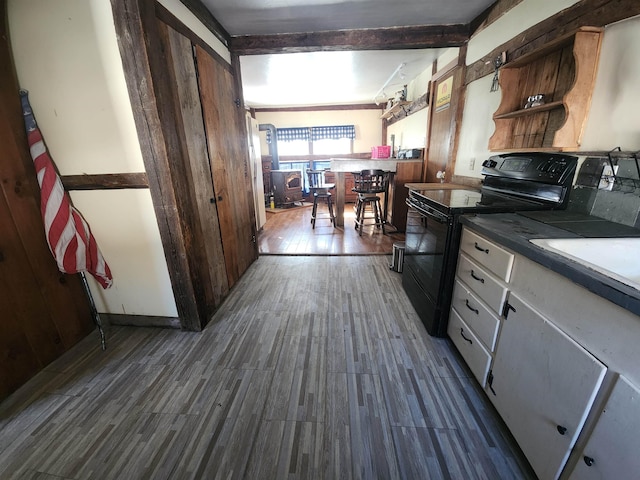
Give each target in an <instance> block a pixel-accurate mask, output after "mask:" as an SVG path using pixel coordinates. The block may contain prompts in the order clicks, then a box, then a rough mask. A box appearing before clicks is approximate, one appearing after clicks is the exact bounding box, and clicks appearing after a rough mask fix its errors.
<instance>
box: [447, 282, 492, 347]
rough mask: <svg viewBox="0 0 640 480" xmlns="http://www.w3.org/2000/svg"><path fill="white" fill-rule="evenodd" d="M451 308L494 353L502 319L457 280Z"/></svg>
mask: <svg viewBox="0 0 640 480" xmlns="http://www.w3.org/2000/svg"><path fill="white" fill-rule="evenodd" d="M451 308H452V310H453V311H454V312H457V313H458V315H460V318H462V319H463V320H464V321H465V323H466V324H467V325H473V331H474V332H475V334H476V335H477V336H478V338H479V339H480V341H482V343H483V344H484V345H485V346H486V348H487V349H488V350H489V351H490V352H493V349H494V348H495V346H496V339H497V338H498V328H499V327H500V319H499V318H498V316H497V314H496V313H495V312H493V311H492V310H491V309H490V308H489V307H488V306H487V305H486V304H485V303H484V302H483V301H482V300H480V299H479V298H478V297H477V296H476V295H475V294H474V293H473V292H472V290H471V289H470V288H469V287H467V286H466V285H465V284H464V283H462V282H461V281H460V280H456V281H455V284H454V286H453V298H452V299H451Z"/></svg>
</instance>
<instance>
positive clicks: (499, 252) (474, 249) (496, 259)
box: [460, 228, 514, 282]
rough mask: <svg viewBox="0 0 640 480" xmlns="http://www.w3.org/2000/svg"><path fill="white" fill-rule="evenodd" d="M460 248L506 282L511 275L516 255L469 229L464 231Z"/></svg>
mask: <svg viewBox="0 0 640 480" xmlns="http://www.w3.org/2000/svg"><path fill="white" fill-rule="evenodd" d="M460 250H461V251H463V252H464V253H466V254H467V255H468V256H469V257H471V258H473V259H474V260H476V261H477V262H479V263H480V264H481V265H482V266H484V267H486V268H487V269H489V271H491V272H492V273H494V274H495V275H497V276H498V277H499V278H500V279H502V280H504V281H505V282H508V281H509V277H511V267H512V266H513V259H514V255H513V254H512V253H510V252H508V251H506V250H505V249H504V248H502V247H499V246H498V245H496V244H495V243H493V242H491V241H489V240H487V239H485V238H484V237H481V236H480V235H477V234H475V233H473V232H472V231H470V230H468V229H466V228H465V229H464V230H463V232H462V238H461V240H460Z"/></svg>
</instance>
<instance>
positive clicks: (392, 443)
mask: <svg viewBox="0 0 640 480" xmlns="http://www.w3.org/2000/svg"><path fill="white" fill-rule="evenodd" d="M388 263H389V258H388V257H386V256H382V255H377V256H261V257H260V258H259V259H258V260H257V261H256V262H255V263H254V264H253V265H252V266H251V267H250V268H249V270H248V271H247V272H246V274H245V275H244V276H243V277H242V278H241V279H240V281H239V282H238V284H237V285H236V286H235V287H234V288H233V290H232V292H231V294H230V296H229V297H228V298H227V300H226V301H225V302H224V303H223V305H222V307H221V308H220V310H219V311H218V312H217V313H216V315H215V317H214V319H213V322H212V323H211V324H210V325H209V326H208V327H207V328H206V329H205V330H204V331H203V332H201V333H189V332H182V331H178V330H168V329H164V330H163V329H157V328H156V329H154V328H135V327H111V328H110V329H109V330H108V332H107V340H108V347H107V350H106V352H103V351H101V349H100V346H99V340H98V337H97V334H96V335H91V336H90V337H88V338H86V339H85V340H84V341H83V342H81V343H80V344H79V345H77V346H76V347H75V348H73V349H72V350H71V351H70V352H68V353H67V354H66V355H65V356H63V357H62V358H60V359H59V360H58V361H56V362H54V363H53V364H51V365H49V366H48V367H47V368H46V369H45V370H44V371H43V372H41V373H40V374H39V375H38V376H37V377H35V378H34V379H33V380H32V381H30V382H29V383H28V384H27V385H25V386H24V387H23V388H22V389H21V390H19V391H18V392H16V393H15V394H14V395H12V396H11V397H9V398H8V399H7V400H5V401H4V402H3V403H1V404H0V478H2V479H39V480H42V479H45V480H53V479H58V480H60V479H143V478H144V479H154V480H155V479H169V478H170V479H213V478H224V479H234V478H246V479H285V478H291V479H299V478H305V479H306V478H314V479H396V478H404V479H465V480H466V479H492V480H493V479H523V478H533V477H532V475H531V473H530V470H528V469H527V467H526V464H523V463H521V460H520V454H519V452H518V450H517V448H514V444H513V440H512V439H511V438H510V437H509V435H508V434H505V431H504V429H503V428H504V427H503V425H502V423H501V422H500V421H499V420H498V419H497V416H496V414H495V411H494V410H493V409H492V407H491V405H490V404H489V402H488V400H487V398H486V397H485V396H484V394H483V393H482V392H481V391H480V390H479V388H478V387H477V384H476V382H475V380H473V379H472V378H471V375H470V372H469V371H468V370H467V369H466V368H465V366H464V365H463V364H462V363H461V361H460V359H459V357H458V355H457V354H456V353H455V351H454V350H453V348H452V345H451V343H450V341H448V340H447V339H437V338H432V337H429V336H428V335H427V334H426V332H425V330H424V328H423V327H422V325H421V324H420V322H419V320H418V318H417V317H416V314H415V312H414V310H413V308H412V307H411V304H410V303H409V301H408V299H407V297H406V295H405V294H404V291H403V289H402V286H401V276H400V274H398V273H396V272H393V271H391V270H390V269H389V267H388ZM523 465H524V466H523Z"/></svg>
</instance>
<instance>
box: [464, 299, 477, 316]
mask: <svg viewBox="0 0 640 480" xmlns="http://www.w3.org/2000/svg"><path fill="white" fill-rule="evenodd" d="M464 303H465V304H466V305H467V308H468V309H469V310H471V311H472V312H474V313H475V314H476V315H479V314H480V311H479V310H478V309H477V308H473V307H472V306H471V305H469V300H468V299H465V301H464Z"/></svg>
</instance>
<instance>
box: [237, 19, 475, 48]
mask: <svg viewBox="0 0 640 480" xmlns="http://www.w3.org/2000/svg"><path fill="white" fill-rule="evenodd" d="M468 39H469V26H468V25H458V24H456V25H426V26H417V27H415V26H414V27H391V28H368V29H357V30H336V31H326V32H310V33H283V34H274V35H243V36H234V37H231V41H230V43H229V49H230V50H231V52H232V53H235V54H237V55H264V54H271V53H297V52H319V51H345V50H349V51H353V50H403V49H422V48H447V47H459V46H460V45H462V44H464V43H465V42H466V41H467V40H468Z"/></svg>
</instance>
